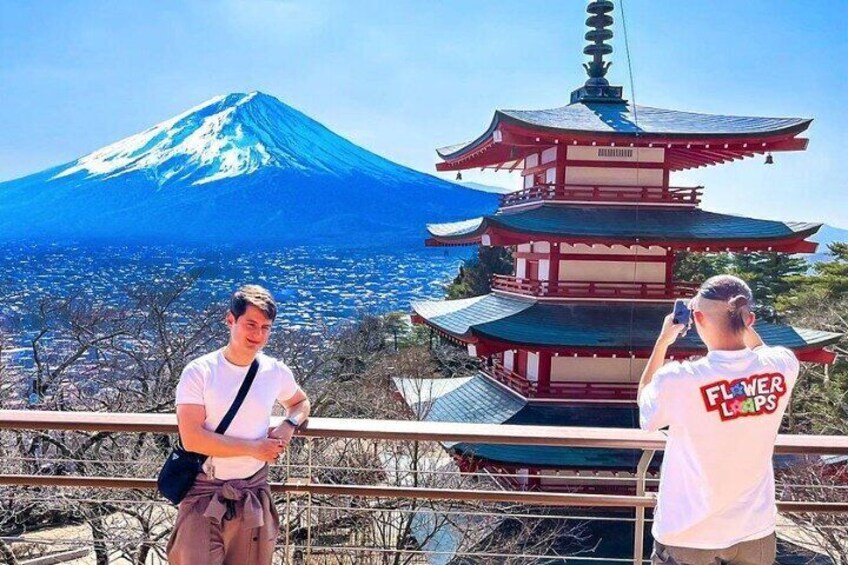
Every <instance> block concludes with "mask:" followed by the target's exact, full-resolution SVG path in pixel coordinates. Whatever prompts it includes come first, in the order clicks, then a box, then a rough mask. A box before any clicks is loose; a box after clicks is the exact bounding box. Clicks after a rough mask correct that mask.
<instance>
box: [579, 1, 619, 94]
mask: <svg viewBox="0 0 848 565" xmlns="http://www.w3.org/2000/svg"><path fill="white" fill-rule="evenodd" d="M614 8H615V6H614V5H613V3H612V0H591V1H590V2H589V5H588V6H587V7H586V11H587V12H588V13H589V17H588V18H586V25H587V26H589V27H590V28H592V29H590V30H589V31H587V32H586V35H585V37H586V41H590V42H591V43H590V44H589V45H587V46H586V47H584V48H583V53H585V54H586V55H591V56H592V60H591V61H590V62H589V63H584V64H583V68H585V69H586V73H587V74H588V75H589V79H588V80H587V81H586V83H585V84H584V85H583V87H582V88H578V89H577V90H575V91H574V92H572V93H571V103H572V104H573V103H575V102H623V100H622V99H621V95H622V88H621V87H620V86H610V84H609V81H608V80H607V79H606V74H607V71H608V70H609V68H610V65H612V62H610V61H604V55H609V54H611V53H612V45H610V44H608V43H606V42H607V41H608V40H610V39H612V36H613V33H612V30H611V29H609V27H610V26H611V25H612V23H613V19H612V16H611V15H610V12H612V11H613V9H614Z"/></svg>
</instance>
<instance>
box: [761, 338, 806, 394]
mask: <svg viewBox="0 0 848 565" xmlns="http://www.w3.org/2000/svg"><path fill="white" fill-rule="evenodd" d="M769 355H770V356H771V357H772V358H773V359H774V360H775V362H776V364H777V365H778V366H779V367H781V368H782V369H783V377H784V378H785V379H786V380H787V381H789V382H790V383H791V386H794V385H795V381H796V380H797V379H798V373H799V371H800V370H801V363H800V362H798V358H797V357H796V356H795V353H794V352H793V351H792V350H791V349H787V348H786V347H782V346H776V347H770V348H769Z"/></svg>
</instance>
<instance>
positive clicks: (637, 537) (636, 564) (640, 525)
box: [633, 450, 656, 565]
mask: <svg viewBox="0 0 848 565" xmlns="http://www.w3.org/2000/svg"><path fill="white" fill-rule="evenodd" d="M654 453H656V452H655V451H651V450H645V451H643V452H642V458H641V459H639V465H638V466H637V467H636V496H645V486H646V482H647V476H648V467H650V465H651V460H652V459H653V458H654ZM644 546H645V507H644V506H640V507H638V508H636V521H635V523H634V524H633V565H642V553H643V552H644V550H645V547H644Z"/></svg>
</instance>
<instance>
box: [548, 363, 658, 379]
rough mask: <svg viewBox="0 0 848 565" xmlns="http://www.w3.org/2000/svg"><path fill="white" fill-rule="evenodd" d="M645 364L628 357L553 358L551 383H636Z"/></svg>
mask: <svg viewBox="0 0 848 565" xmlns="http://www.w3.org/2000/svg"><path fill="white" fill-rule="evenodd" d="M647 363H648V361H647V359H631V358H630V357H616V358H611V357H598V358H594V357H554V358H553V359H551V382H552V383H557V382H569V381H570V382H575V381H576V382H596V383H600V382H605V383H613V382H615V383H622V382H632V383H638V382H639V377H641V376H642V371H643V370H644V369H645V365H647Z"/></svg>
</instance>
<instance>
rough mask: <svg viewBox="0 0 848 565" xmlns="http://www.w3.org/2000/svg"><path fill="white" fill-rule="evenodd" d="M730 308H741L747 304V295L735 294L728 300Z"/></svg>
mask: <svg viewBox="0 0 848 565" xmlns="http://www.w3.org/2000/svg"><path fill="white" fill-rule="evenodd" d="M728 304H729V305H730V308H731V309H733V310H741V309H742V308H745V307H746V306H748V297H747V296H745V295H743V294H737V295H736V296H734V297H733V298H731V299H730V301H728Z"/></svg>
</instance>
